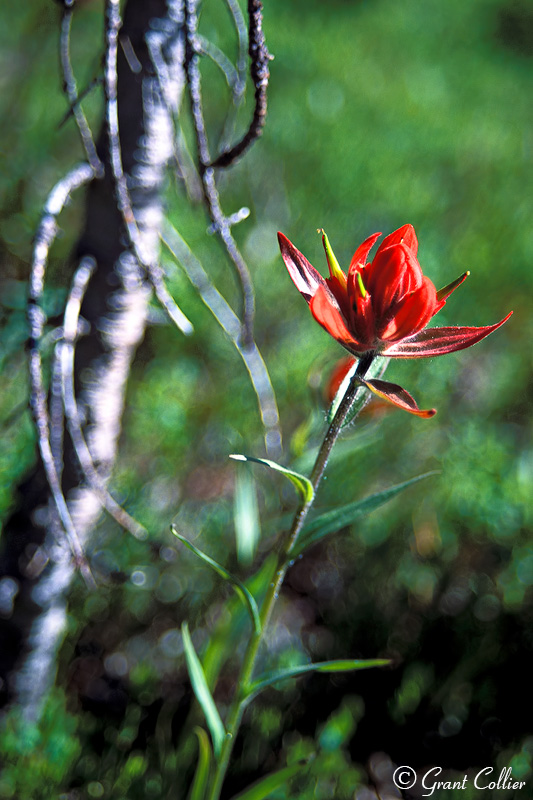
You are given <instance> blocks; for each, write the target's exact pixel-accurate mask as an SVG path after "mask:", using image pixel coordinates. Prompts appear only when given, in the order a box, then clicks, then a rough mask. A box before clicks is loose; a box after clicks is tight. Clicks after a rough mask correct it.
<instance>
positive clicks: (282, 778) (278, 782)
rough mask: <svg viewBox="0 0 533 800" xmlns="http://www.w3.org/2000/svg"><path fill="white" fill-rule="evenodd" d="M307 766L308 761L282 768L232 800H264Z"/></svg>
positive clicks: (253, 784)
mask: <svg viewBox="0 0 533 800" xmlns="http://www.w3.org/2000/svg"><path fill="white" fill-rule="evenodd" d="M307 764H308V761H298V762H297V763H296V764H291V765H290V766H288V767H283V769H280V770H278V771H277V772H271V773H270V775H265V777H264V778H260V779H259V780H258V781H256V782H255V783H252V785H251V786H249V787H248V788H247V789H245V790H244V792H241V793H240V794H237V795H235V796H234V797H233V798H232V800H266V798H267V797H269V796H270V795H271V794H272V792H275V791H276V789H279V788H280V787H281V786H284V785H285V784H286V783H288V781H290V780H291V779H292V778H294V776H295V775H297V774H298V773H299V772H301V771H302V770H303V769H305V767H307Z"/></svg>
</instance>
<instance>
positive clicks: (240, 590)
mask: <svg viewBox="0 0 533 800" xmlns="http://www.w3.org/2000/svg"><path fill="white" fill-rule="evenodd" d="M170 530H171V531H172V533H173V534H174V536H175V537H176V539H179V540H180V542H183V544H184V545H185V547H188V548H189V550H190V551H191V552H192V553H194V555H195V556H198V558H201V559H202V561H204V562H205V563H206V564H208V565H209V566H210V567H211V569H213V570H214V571H215V572H216V573H217V574H218V575H220V577H221V578H224V580H226V581H228V582H229V583H231V585H232V586H233V588H234V590H235V592H236V594H237V595H238V596H239V597H240V599H241V600H242V602H243V603H244V605H245V606H246V608H247V609H248V611H249V612H250V616H251V618H252V623H253V626H254V628H255V632H256V633H261V619H260V617H259V609H258V608H257V603H256V602H255V599H254V597H253V595H252V594H251V593H250V592H249V591H248V589H247V588H246V586H245V585H244V584H243V583H242V582H241V581H240V580H239V579H238V578H237V577H236V576H235V575H232V574H231V572H228V570H227V569H226V568H225V567H223V566H222V564H219V563H218V561H215V559H214V558H211V556H208V555H207V553H204V552H203V551H202V550H199V549H198V547H195V546H194V545H193V544H192V543H191V542H189V540H188V539H186V538H185V536H182V535H181V533H178V532H177V530H176V527H175V525H171V526H170Z"/></svg>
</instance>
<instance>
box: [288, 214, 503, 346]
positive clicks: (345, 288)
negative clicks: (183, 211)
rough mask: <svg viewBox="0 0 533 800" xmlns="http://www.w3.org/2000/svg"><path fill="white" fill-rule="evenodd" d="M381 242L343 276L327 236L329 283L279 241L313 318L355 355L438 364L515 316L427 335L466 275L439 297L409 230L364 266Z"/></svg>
mask: <svg viewBox="0 0 533 800" xmlns="http://www.w3.org/2000/svg"><path fill="white" fill-rule="evenodd" d="M379 236H381V234H380V233H374V234H373V235H372V236H369V237H368V239H366V240H365V241H364V242H363V244H361V245H360V246H359V247H358V248H357V250H356V251H355V253H354V256H353V258H352V260H351V263H350V268H349V270H348V274H347V275H346V274H345V273H344V272H343V271H342V270H341V268H340V266H339V264H338V262H337V259H336V258H335V256H334V254H333V251H332V249H331V247H330V244H329V241H328V238H327V236H326V234H325V233H323V235H322V241H323V244H324V249H325V251H326V258H327V261H328V266H329V271H330V277H329V278H325V279H324V278H323V277H322V276H321V275H320V273H319V272H317V270H316V269H315V268H314V267H313V266H312V265H311V264H310V263H309V261H308V260H307V259H306V258H305V256H304V255H302V253H300V251H299V250H297V249H296V247H295V246H294V245H293V244H292V243H291V242H290V241H289V240H288V239H287V237H286V236H284V235H283V234H282V233H278V239H279V245H280V248H281V255H282V257H283V260H284V262H285V265H286V267H287V269H288V270H289V274H290V276H291V278H292V280H293V281H294V283H295V285H296V288H297V289H298V290H299V292H300V293H301V294H302V296H303V297H304V298H305V299H306V301H307V302H308V304H309V308H310V310H311V313H312V315H313V317H314V318H315V319H316V321H317V322H318V323H319V324H320V325H322V327H323V328H325V330H326V331H327V332H328V333H329V334H330V335H331V336H333V338H334V339H336V340H337V341H338V342H339V343H340V344H342V345H343V347H345V348H346V349H347V350H349V351H350V352H351V353H354V354H355V355H357V356H359V355H361V354H362V353H369V352H374V353H375V354H376V355H383V356H387V357H394V358H424V357H428V356H440V355H444V354H445V353H452V352H454V351H455V350H463V349H464V348H465V347H470V346H471V345H473V344H475V343H476V342H479V341H480V340H481V339H484V338H485V336H488V335H489V333H492V332H493V331H495V330H496V329H497V328H499V327H500V325H503V323H504V322H506V321H507V320H508V319H509V317H510V316H511V314H512V312H511V314H508V315H507V316H506V317H505V319H502V320H501V321H500V322H497V323H496V324H495V325H486V326H483V327H479V328H472V327H443V328H426V325H427V324H428V322H429V321H430V319H431V318H432V317H433V316H435V314H436V313H437V312H438V311H440V309H441V308H442V307H443V305H444V304H445V302H446V299H447V298H448V297H449V296H450V294H451V293H452V292H453V291H454V290H455V289H456V288H457V287H458V286H459V285H460V284H461V283H462V282H463V281H464V280H465V278H466V277H467V275H468V273H467V272H465V273H464V274H463V275H461V276H460V277H459V278H458V279H457V280H455V281H453V282H452V283H450V284H449V285H448V286H445V287H444V288H443V289H441V290H440V291H438V292H437V291H436V289H435V286H434V285H433V283H432V282H431V281H430V279H429V278H426V277H425V276H424V275H423V274H422V270H421V268H420V264H419V263H418V260H417V257H416V255H417V250H418V240H417V238H416V234H415V231H414V228H413V226H412V225H403V226H402V227H401V228H398V230H397V231H394V233H391V234H390V235H389V236H386V237H385V239H383V241H382V242H381V244H380V246H379V247H378V250H377V252H376V255H375V257H374V259H373V261H372V262H367V258H368V254H369V252H370V250H371V249H372V246H373V245H374V243H375V242H376V240H377V239H378V237H379Z"/></svg>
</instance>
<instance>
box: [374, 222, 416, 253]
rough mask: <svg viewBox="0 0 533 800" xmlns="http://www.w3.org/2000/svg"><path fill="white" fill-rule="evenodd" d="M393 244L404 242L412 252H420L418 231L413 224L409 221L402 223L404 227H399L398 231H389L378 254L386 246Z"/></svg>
mask: <svg viewBox="0 0 533 800" xmlns="http://www.w3.org/2000/svg"><path fill="white" fill-rule="evenodd" d="M393 244H404V245H405V246H406V247H407V248H408V250H410V251H411V252H412V254H413V255H414V256H416V254H417V253H418V239H417V238H416V233H415V229H414V228H413V226H412V225H410V224H409V223H408V224H407V225H402V227H401V228H398V230H397V231H393V233H389V235H388V236H385V238H384V239H383V241H382V242H381V244H380V246H379V248H378V252H377V253H376V255H377V254H378V253H379V252H380V251H381V250H384V249H385V248H386V247H390V246H391V245H393Z"/></svg>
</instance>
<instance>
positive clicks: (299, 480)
mask: <svg viewBox="0 0 533 800" xmlns="http://www.w3.org/2000/svg"><path fill="white" fill-rule="evenodd" d="M230 458H232V459H233V460H234V461H253V462H255V463H256V464H263V466H265V467H270V469H273V470H275V471H276V472H280V473H281V474H282V475H285V477H286V478H288V479H289V480H290V482H291V483H292V484H294V486H296V488H297V489H298V491H299V492H300V494H301V495H302V497H303V499H304V501H305V502H306V503H308V502H309V501H310V500H312V499H313V495H314V491H313V484H312V483H311V481H310V480H309V478H306V477H305V475H300V473H299V472H294V470H292V469H287V468H286V467H282V466H280V464H276V462H275V461H270V459H268V458H254V457H253V456H242V455H240V454H238V453H233V454H232V455H230Z"/></svg>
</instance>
